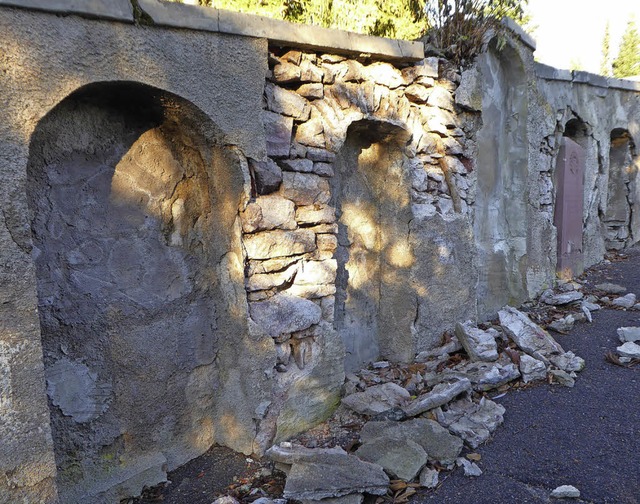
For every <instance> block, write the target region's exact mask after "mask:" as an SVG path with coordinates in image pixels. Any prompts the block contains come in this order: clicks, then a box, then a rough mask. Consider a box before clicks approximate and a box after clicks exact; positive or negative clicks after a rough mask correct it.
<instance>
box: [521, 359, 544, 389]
mask: <svg viewBox="0 0 640 504" xmlns="http://www.w3.org/2000/svg"><path fill="white" fill-rule="evenodd" d="M520 373H521V374H522V381H524V382H525V383H529V382H532V381H537V380H544V379H545V378H546V377H547V366H546V365H545V363H544V362H542V361H541V360H538V359H534V358H533V357H531V356H530V355H526V354H524V355H521V356H520Z"/></svg>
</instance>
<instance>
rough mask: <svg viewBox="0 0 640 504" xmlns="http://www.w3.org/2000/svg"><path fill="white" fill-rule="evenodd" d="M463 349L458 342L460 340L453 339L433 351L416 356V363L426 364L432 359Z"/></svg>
mask: <svg viewBox="0 0 640 504" xmlns="http://www.w3.org/2000/svg"><path fill="white" fill-rule="evenodd" d="M461 349H462V345H461V344H460V342H459V341H458V338H451V341H449V343H446V344H444V345H442V346H439V347H437V348H434V349H433V350H426V351H424V352H420V353H419V354H418V355H416V362H425V361H427V360H429V359H431V358H432V357H440V356H442V355H447V354H452V353H454V352H458V351H459V350H461Z"/></svg>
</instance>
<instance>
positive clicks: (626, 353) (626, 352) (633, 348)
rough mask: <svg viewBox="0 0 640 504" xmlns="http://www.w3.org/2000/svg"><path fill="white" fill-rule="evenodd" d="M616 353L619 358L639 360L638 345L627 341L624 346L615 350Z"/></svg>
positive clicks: (639, 351)
mask: <svg viewBox="0 0 640 504" xmlns="http://www.w3.org/2000/svg"><path fill="white" fill-rule="evenodd" d="M616 352H618V355H620V356H621V357H629V358H631V359H640V345H638V344H637V343H632V342H631V341H627V342H626V343H625V344H624V345H621V346H619V347H618V348H616Z"/></svg>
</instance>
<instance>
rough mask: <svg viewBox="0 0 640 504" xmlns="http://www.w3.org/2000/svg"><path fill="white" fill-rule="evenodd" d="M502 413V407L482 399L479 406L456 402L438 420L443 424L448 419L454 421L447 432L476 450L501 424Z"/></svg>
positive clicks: (503, 410)
mask: <svg viewBox="0 0 640 504" xmlns="http://www.w3.org/2000/svg"><path fill="white" fill-rule="evenodd" d="M504 412H505V409H504V406H502V405H501V404H498V403H496V402H494V401H491V400H490V399H487V398H485V397H483V398H482V399H481V400H480V403H479V404H476V403H469V402H465V401H458V402H457V403H454V404H452V405H451V406H450V408H449V410H448V411H447V412H443V413H442V415H441V417H440V418H442V419H443V422H444V423H445V424H446V423H448V421H449V420H450V419H455V420H454V421H453V422H451V423H449V425H448V427H449V430H450V431H451V432H452V433H454V434H456V435H457V436H460V437H461V438H462V439H464V440H465V441H466V442H467V443H468V444H469V446H471V447H472V448H477V447H478V446H480V445H481V444H482V443H484V442H485V441H486V440H487V439H489V437H490V436H491V433H492V432H494V431H495V430H496V429H497V428H498V426H500V425H501V424H502V422H503V421H504ZM460 413H462V414H460ZM440 418H439V420H440Z"/></svg>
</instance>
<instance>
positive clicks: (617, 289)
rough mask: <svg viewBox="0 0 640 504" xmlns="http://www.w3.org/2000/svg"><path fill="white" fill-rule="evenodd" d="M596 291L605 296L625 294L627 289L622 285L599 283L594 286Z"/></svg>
mask: <svg viewBox="0 0 640 504" xmlns="http://www.w3.org/2000/svg"><path fill="white" fill-rule="evenodd" d="M595 288H596V290H599V291H602V292H604V293H606V294H624V293H625V292H627V288H626V287H623V286H622V285H618V284H614V283H600V284H597V285H596V286H595Z"/></svg>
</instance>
